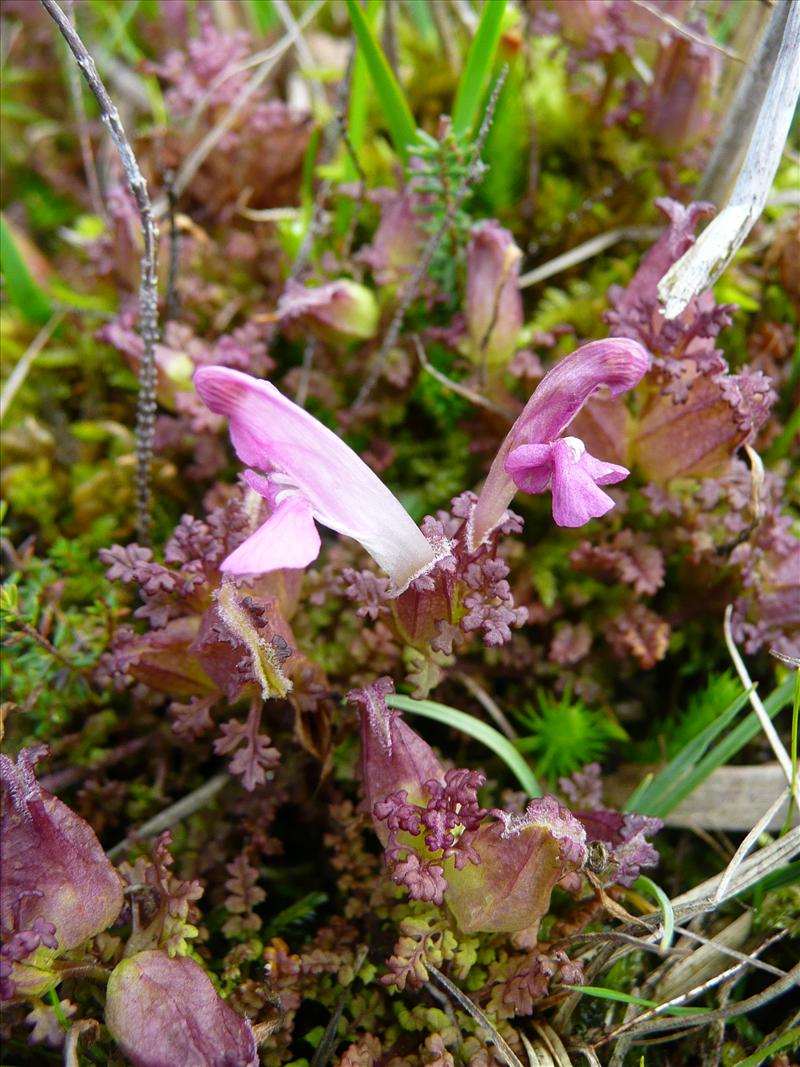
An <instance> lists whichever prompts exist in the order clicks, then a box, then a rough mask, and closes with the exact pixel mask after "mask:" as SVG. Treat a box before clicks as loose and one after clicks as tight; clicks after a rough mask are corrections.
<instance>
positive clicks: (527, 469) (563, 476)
mask: <svg viewBox="0 0 800 1067" xmlns="http://www.w3.org/2000/svg"><path fill="white" fill-rule="evenodd" d="M649 366H650V356H649V354H648V352H647V350H646V349H645V348H643V347H642V345H640V344H639V342H638V341H632V340H629V339H628V338H625V337H611V338H609V339H608V340H605V341H591V342H590V343H589V344H586V345H582V346H581V347H580V348H578V349H576V350H575V351H574V352H573V353H572V354H571V355H569V356H565V357H564V358H563V359H562V360H561V361H560V362H559V363H557V364H556V365H555V367H553V368H552V369H551V370H549V371H548V372H547V374H546V375H545V376H544V378H542V380H541V382H540V383H539V385H538V386H537V387H536V389H535V390H534V392H533V394H532V396H531V397H530V399H529V400H528V403H527V404H526V405H525V407H524V408H523V410H522V413H521V414H520V416H519V418H518V419H517V421H516V422H515V423H514V425H513V426H512V427H511V430H510V431H509V433H508V435H507V436H506V439H505V441H504V442H503V444H502V445H501V446H500V450H499V452H498V453H497V455H496V456H495V458H494V462H493V463H492V466H491V468H490V470H489V474H488V477H487V479H486V481H485V483H484V486H483V489H482V490H481V493H480V496H479V497H478V502H477V504H476V505H475V509H474V511H473V513H472V515H471V516H470V521H469V531H468V536H469V543H470V547H471V548H472V549H474V548H476V547H477V546H478V545H479V544H481V542H482V541H483V540H484V539H485V538H486V537H487V536H488V535H489V534H490V533H491V531H492V530H493V529H494V528H495V527H496V526H497V525H498V524H499V523H500V522H502V520H503V515H504V514H505V511H506V508H507V507H508V505H509V504H510V503H511V499H512V497H513V496H514V494H515V493H516V491H517V489H518V488H519V489H522V490H524V491H525V492H542V491H543V490H544V489H545V488H547V486H548V485H552V489H553V517H554V518H555V521H556V522H557V523H558V524H559V525H560V526H580V525H582V524H583V523H584V522H587V521H588V520H589V519H590V518H595V517H597V516H599V515H602V514H604V513H605V512H606V511H608V510H609V508H610V507H613V501H612V500H611V498H610V497H608V496H607V495H606V494H605V493H603V492H602V491H601V490H599V489H598V488H597V486H598V485H608V484H610V483H612V482H618V481H620V480H621V479H622V478H624V477H625V476H626V475H627V474H628V471H627V470H626V468H625V467H620V466H617V465H616V464H614V463H603V462H601V461H600V460H597V459H595V458H594V456H590V455H589V454H588V452H586V450H585V448H584V446H583V442H582V441H579V440H578V438H576V437H570V438H564V439H562V440H559V438H560V435H561V434H562V433H563V432H564V430H565V429H566V428H567V426H568V425H569V423H570V422H571V421H572V420H573V419H574V418H575V416H576V415H577V414H578V412H579V411H580V409H581V408H582V407H583V405H584V404H585V403H586V401H587V400H588V399H589V397H590V396H591V395H592V393H594V392H595V391H596V390H597V389H600V388H601V387H602V386H606V387H607V388H608V389H609V390H610V391H611V395H612V396H617V395H619V394H620V393H624V392H625V391H626V390H628V389H631V388H632V387H633V386H634V385H636V384H637V383H638V382H639V381H640V380H641V378H642V377H643V376H644V374H645V373H646V371H647V370H648V368H649Z"/></svg>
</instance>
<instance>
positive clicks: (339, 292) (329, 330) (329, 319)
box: [278, 278, 378, 341]
mask: <svg viewBox="0 0 800 1067" xmlns="http://www.w3.org/2000/svg"><path fill="white" fill-rule="evenodd" d="M278 319H279V320H280V322H281V325H284V326H285V325H295V324H297V325H300V326H303V327H305V328H307V329H311V330H312V331H314V332H315V333H317V334H318V335H319V336H320V337H321V338H322V339H323V340H333V341H337V340H339V341H340V340H358V341H367V340H369V338H370V337H374V336H375V334H376V333H377V331H378V305H377V303H376V302H375V297H374V295H373V293H372V290H371V289H367V288H366V286H364V285H359V284H358V282H353V281H350V280H349V279H348V278H342V279H340V280H339V281H336V282H328V284H327V285H319V286H317V287H316V288H311V287H307V286H305V285H300V284H299V283H298V282H295V281H291V280H290V281H288V282H287V283H286V289H285V290H284V293H283V296H282V297H281V298H280V300H279V301H278Z"/></svg>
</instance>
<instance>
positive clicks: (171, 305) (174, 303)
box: [164, 170, 181, 322]
mask: <svg viewBox="0 0 800 1067" xmlns="http://www.w3.org/2000/svg"><path fill="white" fill-rule="evenodd" d="M164 184H165V185H166V187H167V212H168V216H169V266H168V270H167V299H166V302H165V306H164V322H170V321H171V320H173V319H176V318H177V317H178V312H179V311H180V294H179V293H178V269H179V267H180V258H181V244H180V235H179V234H178V223H177V219H176V208H177V203H178V198H177V196H176V195H175V173H174V171H171V170H170V171H167V172H166V174H165V175H164Z"/></svg>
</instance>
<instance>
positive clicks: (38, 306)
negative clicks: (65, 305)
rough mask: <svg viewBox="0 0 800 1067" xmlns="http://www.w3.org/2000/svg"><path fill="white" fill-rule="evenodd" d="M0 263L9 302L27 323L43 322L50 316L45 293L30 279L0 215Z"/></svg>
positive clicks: (51, 309) (17, 248)
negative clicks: (17, 309) (16, 308)
mask: <svg viewBox="0 0 800 1067" xmlns="http://www.w3.org/2000/svg"><path fill="white" fill-rule="evenodd" d="M0 263H2V270H3V280H4V283H5V290H6V293H7V294H8V299H9V301H10V302H11V303H12V304H13V305H14V306H15V307H18V308H19V310H20V311H21V312H22V314H23V315H24V317H25V318H26V319H27V320H28V322H36V323H45V322H47V321H48V320H49V319H50V317H51V316H52V314H53V308H52V306H51V304H50V300H49V299H48V297H47V295H46V293H45V292H44V290H43V289H41V288H40V287H39V286H38V285H37V283H36V282H35V281H34V280H33V278H32V277H31V274H30V271H29V270H28V267H27V264H26V263H25V260H24V259H23V258H22V253H21V252H20V250H19V247H18V246H17V242H16V241H15V240H14V235H13V234H12V232H11V228H10V227H9V226H8V224H7V223H6V220H5V219H4V218H3V216H2V215H0Z"/></svg>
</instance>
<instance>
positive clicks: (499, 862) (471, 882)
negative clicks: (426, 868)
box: [445, 797, 586, 933]
mask: <svg viewBox="0 0 800 1067" xmlns="http://www.w3.org/2000/svg"><path fill="white" fill-rule="evenodd" d="M493 814H495V815H496V816H498V818H499V819H500V820H501V822H499V823H492V824H485V825H483V826H482V827H481V828H480V829H479V830H478V831H477V833H475V835H474V836H473V837H472V839H471V842H470V844H471V847H472V849H474V851H475V852H476V853H477V856H478V862H477V863H476V864H470V865H468V866H466V867H464V868H463V869H462V870H460V871H458V870H453V871H451V870H450V869H449V865H448V866H446V868H445V873H446V876H447V881H448V890H447V897H446V899H447V902H448V904H449V905H450V908H451V910H452V912H453V914H454V915H455V917H456V920H457V922H458V925H459V926H460V927H461V929H462V930H463V931H464V932H465V933H472V932H475V931H478V930H484V931H489V932H508V933H512V932H515V931H519V930H526V929H530V928H535V927H536V926H538V924H539V922H540V921H541V919H542V917H543V916H544V915H546V913H547V911H548V909H549V907H550V895H551V893H552V891H553V888H554V886H555V885H556V883H557V882H559V881H560V880H561V879H562V878H563V877H564V876H565V875H566V874H568V873H570V872H571V871H578V870H580V868H581V867H582V865H583V862H584V860H585V858H586V832H585V830H584V828H583V827H582V826H581V824H580V823H579V822H578V820H577V819H576V818H575V816H574V815H572V814H571V813H570V812H569V811H568V810H567V809H566V808H563V807H561V806H560V805H559V803H558V801H557V800H556V799H555V798H554V797H541V798H539V799H537V800H532V801H531V802H530V803H529V805H528V807H527V810H526V812H525V814H524V815H512V814H509V813H508V812H501V811H496V812H494V813H493Z"/></svg>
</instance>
